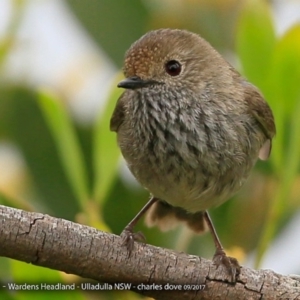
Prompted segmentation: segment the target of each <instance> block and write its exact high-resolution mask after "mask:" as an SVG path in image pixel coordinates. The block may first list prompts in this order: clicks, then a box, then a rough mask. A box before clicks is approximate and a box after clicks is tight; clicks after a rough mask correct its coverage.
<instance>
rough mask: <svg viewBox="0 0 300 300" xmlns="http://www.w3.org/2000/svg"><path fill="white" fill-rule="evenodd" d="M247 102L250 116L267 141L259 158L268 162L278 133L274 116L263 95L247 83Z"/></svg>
mask: <svg viewBox="0 0 300 300" xmlns="http://www.w3.org/2000/svg"><path fill="white" fill-rule="evenodd" d="M244 85H245V100H246V101H247V103H248V107H249V110H250V114H252V116H253V117H254V118H255V119H256V120H257V122H258V124H259V126H260V128H261V130H262V131H263V133H264V134H265V135H266V138H267V140H266V141H265V143H264V144H263V146H262V147H261V149H260V151H259V158H260V159H261V160H266V159H267V158H268V157H269V155H270V153H271V149H272V138H273V137H274V135H275V133H276V128H275V123H274V116H273V113H272V110H271V108H270V107H269V105H268V103H267V102H266V101H265V100H264V98H263V96H262V95H261V93H260V92H259V91H258V90H257V89H256V88H255V87H254V86H253V85H251V84H249V83H245V84H244Z"/></svg>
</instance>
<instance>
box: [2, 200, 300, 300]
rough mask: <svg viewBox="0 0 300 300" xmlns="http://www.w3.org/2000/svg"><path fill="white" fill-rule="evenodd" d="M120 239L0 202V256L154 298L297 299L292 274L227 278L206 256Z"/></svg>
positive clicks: (250, 272) (254, 273)
mask: <svg viewBox="0 0 300 300" xmlns="http://www.w3.org/2000/svg"><path fill="white" fill-rule="evenodd" d="M120 242H121V241H120V238H119V236H116V235H113V234H108V233H105V232H102V231H98V230H96V229H94V228H91V227H88V226H84V225H80V224H76V223H73V222H70V221H67V220H63V219H57V218H53V217H50V216H48V215H45V214H40V213H30V212H26V211H23V210H19V209H13V208H9V207H5V206H1V205H0V256H5V257H9V258H12V259H17V260H21V261H24V262H28V263H32V264H34V265H38V266H42V267H47V268H51V269H55V270H60V271H64V272H66V273H72V274H76V275H79V276H82V277H86V278H91V279H95V280H97V281H99V282H102V283H103V282H104V283H107V284H114V283H132V286H131V288H132V290H135V291H136V292H138V293H141V294H144V295H147V296H150V297H154V298H155V299H159V300H160V299H170V293H171V295H172V298H174V299H178V300H180V299H203V300H204V299H210V300H213V299H230V300H234V299H272V300H274V299H289V300H291V299H300V288H299V287H300V281H299V279H297V278H296V277H292V276H283V275H280V274H276V273H275V272H273V271H270V270H259V271H255V270H251V269H249V268H242V269H241V274H240V275H239V277H238V280H237V282H236V283H235V284H232V283H230V282H229V281H230V278H228V275H227V274H226V272H224V270H223V269H222V268H218V269H217V268H216V266H215V265H214V264H213V263H212V262H211V261H209V260H206V259H203V258H200V257H198V256H192V255H187V254H185V253H177V252H175V251H171V250H167V249H162V248H158V247H154V246H151V245H147V244H141V243H135V247H134V250H133V252H132V254H131V256H130V257H128V255H127V251H126V249H125V248H124V247H122V246H121V244H120ZM142 283H143V285H142ZM168 284H169V285H168ZM171 287H172V288H173V289H174V288H175V287H176V289H177V290H175V291H174V290H173V291H172V292H170V290H166V289H167V288H169V289H170V288H171ZM204 287H205V288H204ZM178 289H181V290H178ZM186 289H195V290H186ZM197 289H198V290H197Z"/></svg>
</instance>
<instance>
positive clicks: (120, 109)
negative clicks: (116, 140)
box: [110, 93, 126, 132]
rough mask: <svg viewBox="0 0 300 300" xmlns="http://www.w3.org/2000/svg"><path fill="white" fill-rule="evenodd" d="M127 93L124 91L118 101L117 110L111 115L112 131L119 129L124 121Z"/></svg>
mask: <svg viewBox="0 0 300 300" xmlns="http://www.w3.org/2000/svg"><path fill="white" fill-rule="evenodd" d="M125 97H126V95H125V93H123V94H122V95H121V96H120V98H119V99H118V101H117V104H116V107H115V110H114V112H113V114H112V116H111V119H110V130H111V131H116V132H117V131H118V128H119V127H120V125H121V124H122V123H123V121H124V116H125V108H124V102H125Z"/></svg>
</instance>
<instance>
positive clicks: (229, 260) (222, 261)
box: [213, 249, 241, 283]
mask: <svg viewBox="0 0 300 300" xmlns="http://www.w3.org/2000/svg"><path fill="white" fill-rule="evenodd" d="M213 262H214V264H215V265H216V266H217V268H219V267H220V266H222V267H223V268H225V269H226V271H227V272H228V274H229V275H230V276H231V282H233V283H234V282H236V277H237V276H238V275H239V273H240V269H241V266H240V265H239V263H238V261H237V259H236V258H234V257H230V256H227V255H226V253H225V251H224V250H223V249H217V250H216V253H215V255H214V257H213Z"/></svg>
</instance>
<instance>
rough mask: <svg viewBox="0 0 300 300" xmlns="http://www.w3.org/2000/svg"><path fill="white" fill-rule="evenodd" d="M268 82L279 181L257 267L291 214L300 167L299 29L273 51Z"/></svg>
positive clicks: (282, 40) (263, 236)
mask: <svg viewBox="0 0 300 300" xmlns="http://www.w3.org/2000/svg"><path fill="white" fill-rule="evenodd" d="M271 71H272V72H271V73H270V78H269V88H268V93H269V99H272V103H273V105H272V107H273V111H274V114H275V117H276V118H275V121H276V126H277V135H276V138H275V140H274V147H273V153H272V156H274V158H275V165H276V173H277V176H278V177H279V184H278V186H277V190H276V191H275V192H274V195H275V196H274V199H273V201H272V204H271V207H270V211H269V213H268V215H267V218H266V221H265V227H264V228H263V233H262V236H261V240H260V244H259V247H258V252H257V257H256V266H257V267H258V266H259V264H260V262H261V260H262V257H263V255H264V253H265V251H266V249H267V247H268V246H269V244H270V243H271V241H272V239H273V238H274V235H275V233H276V231H277V227H278V223H279V222H280V220H281V219H282V217H283V216H284V215H286V213H287V212H289V211H290V210H291V208H290V206H289V205H288V203H289V202H288V199H290V196H291V195H290V192H291V188H292V184H293V183H294V181H295V178H296V176H297V172H298V170H299V165H300V155H299V153H300V139H299V136H300V117H299V116H300V86H299V83H300V25H299V24H298V25H296V26H294V27H292V28H291V29H290V30H289V31H288V32H286V34H285V35H284V36H283V37H282V38H281V40H280V41H279V42H278V44H277V46H276V47H275V51H274V55H273V61H272V65H271Z"/></svg>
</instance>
